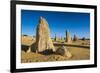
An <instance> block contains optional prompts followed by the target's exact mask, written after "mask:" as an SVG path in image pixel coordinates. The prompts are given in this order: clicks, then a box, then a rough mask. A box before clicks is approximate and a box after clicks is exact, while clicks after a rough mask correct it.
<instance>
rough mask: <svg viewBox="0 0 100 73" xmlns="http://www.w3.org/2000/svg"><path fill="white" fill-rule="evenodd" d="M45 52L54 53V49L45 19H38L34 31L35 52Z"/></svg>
mask: <svg viewBox="0 0 100 73" xmlns="http://www.w3.org/2000/svg"><path fill="white" fill-rule="evenodd" d="M46 50H52V51H53V52H54V51H55V47H54V45H53V42H52V40H51V37H50V29H49V25H48V22H47V21H46V19H45V18H43V17H40V20H39V24H38V26H37V30H36V51H37V52H43V51H46Z"/></svg>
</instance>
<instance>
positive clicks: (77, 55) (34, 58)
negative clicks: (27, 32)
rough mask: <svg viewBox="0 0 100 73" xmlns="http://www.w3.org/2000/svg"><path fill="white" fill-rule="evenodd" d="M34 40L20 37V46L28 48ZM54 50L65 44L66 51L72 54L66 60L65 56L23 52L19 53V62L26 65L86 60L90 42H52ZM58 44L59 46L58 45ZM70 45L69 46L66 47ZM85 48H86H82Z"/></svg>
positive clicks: (88, 56) (88, 54)
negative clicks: (29, 63) (30, 63)
mask: <svg viewBox="0 0 100 73" xmlns="http://www.w3.org/2000/svg"><path fill="white" fill-rule="evenodd" d="M35 41H36V40H35V38H33V37H29V36H23V37H22V44H24V45H27V46H30V45H31V44H32V43H34V42H35ZM53 43H54V44H55V43H56V44H58V45H55V47H56V48H58V47H59V46H62V44H65V45H66V46H65V47H66V49H68V50H69V52H70V53H71V54H72V57H71V58H67V57H65V56H61V55H57V54H51V55H43V54H39V53H34V52H30V53H26V52H24V51H22V52H21V62H22V63H28V62H47V61H63V60H66V61H69V60H88V59H89V58H90V47H89V46H90V41H89V40H85V41H83V40H78V41H72V42H71V43H70V44H68V43H66V42H62V40H60V42H55V41H54V42H53ZM59 44H60V45H59ZM68 45H70V46H68ZM71 45H78V46H71ZM84 46H87V47H84Z"/></svg>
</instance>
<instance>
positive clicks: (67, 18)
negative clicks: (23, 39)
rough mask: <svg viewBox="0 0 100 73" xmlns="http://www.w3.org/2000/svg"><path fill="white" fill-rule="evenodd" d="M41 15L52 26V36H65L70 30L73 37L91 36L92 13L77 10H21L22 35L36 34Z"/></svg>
mask: <svg viewBox="0 0 100 73" xmlns="http://www.w3.org/2000/svg"><path fill="white" fill-rule="evenodd" d="M40 16H42V17H44V18H45V19H46V20H47V22H48V24H49V27H50V32H51V34H50V35H51V37H54V36H55V34H56V35H57V37H65V34H66V33H65V31H66V30H68V31H69V32H70V34H71V36H72V37H73V36H74V34H77V36H78V37H79V38H82V37H86V38H89V37H90V14H89V13H76V12H53V11H35V10H21V25H22V26H21V28H22V35H23V34H25V35H29V36H36V27H37V25H38V24H39V18H40Z"/></svg>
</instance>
